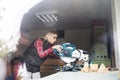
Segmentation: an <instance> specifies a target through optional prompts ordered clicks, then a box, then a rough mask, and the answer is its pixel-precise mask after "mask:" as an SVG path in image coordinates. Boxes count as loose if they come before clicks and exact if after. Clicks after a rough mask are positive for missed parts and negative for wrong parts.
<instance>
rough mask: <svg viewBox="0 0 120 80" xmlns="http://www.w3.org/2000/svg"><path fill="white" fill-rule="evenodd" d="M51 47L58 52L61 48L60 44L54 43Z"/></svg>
mask: <svg viewBox="0 0 120 80" xmlns="http://www.w3.org/2000/svg"><path fill="white" fill-rule="evenodd" d="M52 48H53V49H56V50H57V51H58V52H60V51H61V50H62V49H61V45H54V46H53V47H52Z"/></svg>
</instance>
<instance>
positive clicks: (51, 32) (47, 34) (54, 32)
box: [44, 30, 58, 39]
mask: <svg viewBox="0 0 120 80" xmlns="http://www.w3.org/2000/svg"><path fill="white" fill-rule="evenodd" d="M51 34H56V35H58V33H57V31H54V30H52V31H48V32H47V33H46V34H45V36H44V38H45V39H47V38H48V37H49V36H50V35H51Z"/></svg>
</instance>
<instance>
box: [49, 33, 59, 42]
mask: <svg viewBox="0 0 120 80" xmlns="http://www.w3.org/2000/svg"><path fill="white" fill-rule="evenodd" d="M56 40H57V34H50V35H49V36H48V42H49V43H51V44H54V43H55V42H56Z"/></svg>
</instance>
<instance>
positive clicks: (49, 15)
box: [36, 11, 58, 23]
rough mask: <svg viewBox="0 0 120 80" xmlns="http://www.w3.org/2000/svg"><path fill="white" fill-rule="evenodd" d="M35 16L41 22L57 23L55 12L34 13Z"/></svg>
mask: <svg viewBox="0 0 120 80" xmlns="http://www.w3.org/2000/svg"><path fill="white" fill-rule="evenodd" d="M36 16H37V17H38V18H39V19H40V20H41V21H42V22H47V23H51V22H57V21H58V16H57V11H50V12H42V13H36Z"/></svg>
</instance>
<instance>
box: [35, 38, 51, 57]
mask: <svg viewBox="0 0 120 80" xmlns="http://www.w3.org/2000/svg"><path fill="white" fill-rule="evenodd" d="M34 46H35V47H36V49H37V53H38V55H39V57H40V58H44V57H45V56H47V55H48V54H50V53H51V52H52V51H53V48H52V47H50V48H48V49H47V50H45V51H43V41H42V40H41V39H38V40H36V41H35V43H34Z"/></svg>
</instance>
